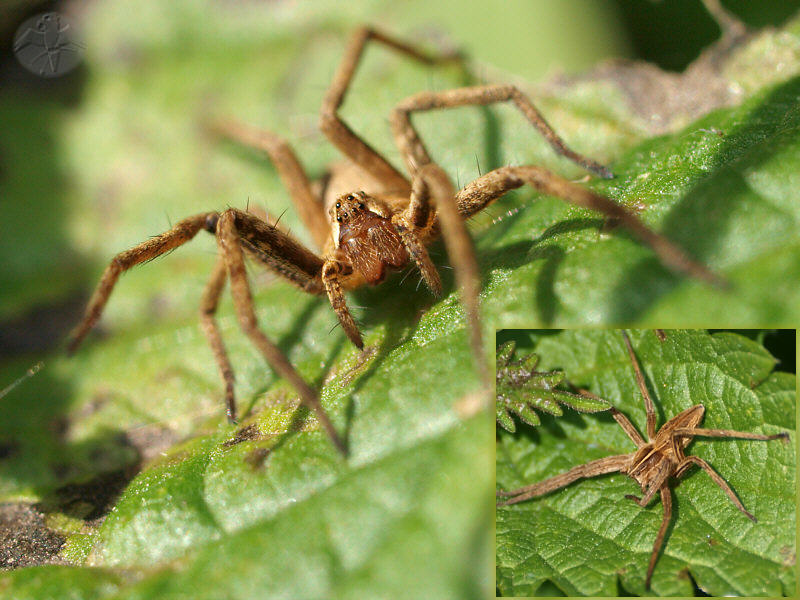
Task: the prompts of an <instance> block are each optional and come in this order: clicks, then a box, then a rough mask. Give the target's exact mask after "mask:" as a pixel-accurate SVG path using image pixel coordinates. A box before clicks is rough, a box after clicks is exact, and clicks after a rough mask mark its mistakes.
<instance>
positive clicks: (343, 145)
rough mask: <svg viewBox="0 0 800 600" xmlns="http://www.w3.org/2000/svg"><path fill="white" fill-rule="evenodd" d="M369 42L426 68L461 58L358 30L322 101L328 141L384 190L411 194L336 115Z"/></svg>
mask: <svg viewBox="0 0 800 600" xmlns="http://www.w3.org/2000/svg"><path fill="white" fill-rule="evenodd" d="M369 40H374V41H376V42H380V43H382V44H384V45H385V46H388V47H389V48H392V49H393V50H395V51H397V52H400V53H401V54H405V55H406V56H408V57H410V58H413V59H415V60H417V61H419V62H422V63H425V64H429V65H436V64H446V63H452V62H460V61H461V56H460V55H459V54H457V53H443V54H437V55H433V54H427V53H425V52H421V51H420V50H418V49H417V48H415V47H413V46H411V45H409V44H406V43H404V42H402V41H400V40H397V39H395V38H393V37H390V36H388V35H386V34H384V33H382V32H380V31H377V30H375V29H372V28H369V27H361V28H359V29H357V30H356V31H355V32H354V33H353V36H352V37H351V38H350V41H349V42H348V44H347V48H346V50H345V53H344V56H343V57H342V60H341V62H340V63H339V68H338V69H337V70H336V74H335V75H334V76H333V81H332V82H331V85H330V87H329V88H328V91H327V93H326V94H325V98H324V99H323V101H322V107H321V109H320V120H319V126H320V129H321V130H322V133H324V134H325V136H326V137H327V138H328V140H330V142H331V143H332V144H333V145H334V146H336V147H337V148H338V149H339V150H340V151H341V152H342V153H343V154H344V155H345V156H347V157H348V158H350V160H352V161H353V162H354V163H355V164H357V165H358V166H360V167H361V168H363V169H364V170H365V171H367V172H368V173H370V174H371V175H372V176H373V177H375V178H376V179H378V181H381V182H383V183H384V184H385V185H386V187H387V188H389V189H392V190H394V191H396V192H398V193H402V194H408V193H410V191H411V185H410V184H409V182H408V180H407V179H406V178H405V177H404V176H403V175H402V174H401V173H400V172H399V171H398V170H397V169H395V168H394V167H393V166H392V165H391V164H390V163H389V161H387V160H386V159H385V158H384V157H383V156H382V155H381V154H380V153H379V152H377V151H376V150H375V149H373V148H372V147H371V146H370V145H369V144H367V143H366V142H365V141H364V140H363V139H362V138H361V137H360V136H359V135H358V134H356V133H355V132H354V131H353V130H352V129H350V127H349V126H348V125H347V124H346V123H345V122H344V121H343V120H342V119H341V117H340V116H339V113H338V111H339V108H340V107H341V105H342V103H343V102H344V99H345V95H346V94H347V91H348V88H349V87H350V83H351V81H352V79H353V76H354V75H355V72H356V67H357V66H358V63H359V61H360V60H361V56H362V54H363V52H364V47H365V45H366V43H367V41H369ZM429 162H430V161H429Z"/></svg>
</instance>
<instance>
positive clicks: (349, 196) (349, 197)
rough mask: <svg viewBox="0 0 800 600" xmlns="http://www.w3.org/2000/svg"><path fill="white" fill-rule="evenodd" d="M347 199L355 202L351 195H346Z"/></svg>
mask: <svg viewBox="0 0 800 600" xmlns="http://www.w3.org/2000/svg"><path fill="white" fill-rule="evenodd" d="M347 199H348V200H350V201H351V202H352V201H353V200H355V197H354V196H353V194H347Z"/></svg>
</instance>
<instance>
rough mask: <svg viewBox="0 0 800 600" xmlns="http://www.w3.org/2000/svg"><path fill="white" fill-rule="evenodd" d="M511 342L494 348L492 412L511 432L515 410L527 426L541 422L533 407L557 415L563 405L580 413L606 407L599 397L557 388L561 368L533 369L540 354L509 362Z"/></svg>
mask: <svg viewBox="0 0 800 600" xmlns="http://www.w3.org/2000/svg"><path fill="white" fill-rule="evenodd" d="M513 354H514V342H513V341H510V342H506V343H505V344H503V345H501V346H500V347H499V348H498V349H497V361H496V362H497V364H496V368H495V372H496V374H497V377H496V382H495V397H496V399H495V411H496V420H497V422H498V423H499V424H500V425H501V426H502V427H503V429H505V430H506V431H510V432H511V433H513V432H514V431H516V427H515V425H514V421H513V419H512V418H511V414H510V413H512V412H513V413H515V414H516V415H518V416H519V418H520V419H522V420H523V421H525V422H526V423H527V424H528V425H532V426H534V427H535V426H537V425H539V424H540V423H541V421H540V420H539V417H538V416H537V415H536V413H535V412H534V410H533V409H537V410H539V411H542V412H545V413H548V414H551V415H555V416H557V417H560V416H561V415H562V414H563V412H562V411H561V408H560V407H559V406H558V404H559V403H561V404H565V405H566V406H568V407H570V408H571V409H573V410H577V411H579V412H597V411H601V410H607V409H608V407H609V405H608V403H607V402H605V401H604V400H603V399H601V398H592V397H589V396H585V395H578V394H573V393H570V392H565V391H563V390H559V389H557V388H556V386H557V385H559V384H561V383H562V382H563V381H564V377H565V375H564V373H563V372H561V371H549V372H542V371H536V365H537V364H538V363H539V357H538V356H537V355H535V354H529V355H527V356H524V357H522V358H520V359H519V360H516V361H512V360H511V357H512V355H513Z"/></svg>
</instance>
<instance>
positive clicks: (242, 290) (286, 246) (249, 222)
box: [216, 209, 347, 455]
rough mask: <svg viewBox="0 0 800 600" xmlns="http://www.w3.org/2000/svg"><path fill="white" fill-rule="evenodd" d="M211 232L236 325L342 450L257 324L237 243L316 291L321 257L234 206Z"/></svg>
mask: <svg viewBox="0 0 800 600" xmlns="http://www.w3.org/2000/svg"><path fill="white" fill-rule="evenodd" d="M216 233H217V242H218V244H219V248H220V251H221V253H222V256H223V257H224V259H225V264H226V266H227V268H228V276H229V277H230V281H231V295H232V296H233V304H234V308H235V310H236V316H237V317H238V319H239V324H240V325H241V327H242V330H243V331H244V332H245V334H246V335H247V337H249V338H250V340H251V341H252V342H253V344H254V345H255V346H256V348H258V349H259V351H260V352H261V354H262V355H263V356H264V358H265V359H266V361H267V362H268V363H269V364H270V366H271V367H272V368H273V369H275V371H276V372H277V373H278V374H279V375H280V376H281V377H283V378H284V379H286V380H287V381H288V382H289V383H291V384H292V387H294V389H295V390H297V392H298V394H300V399H301V401H302V402H303V403H304V404H305V405H306V406H307V407H308V408H310V409H311V410H313V411H314V413H315V414H316V415H317V419H319V422H320V424H321V425H322V427H323V428H324V429H325V431H326V433H327V434H328V437H329V438H330V439H331V441H332V442H333V444H334V446H336V448H337V449H338V450H339V451H340V452H341V453H342V454H344V455H346V454H347V449H346V447H345V444H344V442H343V441H342V439H341V438H340V437H339V434H338V433H337V432H336V429H335V428H334V427H333V424H332V423H331V421H330V419H329V418H328V414H327V413H326V412H325V409H324V408H322V404H321V403H320V400H319V395H318V394H317V392H316V391H314V390H313V389H312V388H311V386H309V385H308V383H306V381H305V379H303V378H302V376H301V375H300V374H299V373H298V372H297V371H296V370H295V368H294V367H293V366H292V364H291V363H290V362H289V360H288V359H287V358H286V356H285V355H284V354H283V352H281V350H280V348H278V347H277V346H276V345H275V344H274V343H273V342H272V341H271V340H270V339H269V338H268V337H267V336H266V335H265V334H264V332H262V331H261V329H260V328H259V326H258V318H257V317H256V313H255V309H254V307H253V296H252V293H251V292H250V284H249V283H248V281H247V271H246V270H245V264H244V252H243V251H242V247H243V246H244V247H245V248H247V249H248V251H249V252H250V253H251V254H252V255H253V256H255V257H256V258H259V259H261V260H262V261H263V262H265V264H267V265H268V266H270V267H271V268H272V269H274V270H275V271H277V272H278V273H280V274H281V275H283V276H285V277H287V278H288V279H290V280H291V281H293V282H294V283H296V284H297V285H300V286H301V287H303V288H304V289H306V290H307V291H311V292H317V293H318V288H319V281H318V280H319V270H320V269H321V266H322V261H321V259H320V258H319V257H317V256H316V255H315V254H313V253H312V252H310V251H309V250H307V249H306V248H304V247H303V246H301V245H300V244H298V243H297V242H295V241H294V240H292V239H291V238H290V237H289V236H288V235H286V234H284V233H281V232H280V231H278V230H277V229H276V228H275V227H272V226H270V225H268V224H266V223H264V222H263V221H260V220H259V219H257V218H255V217H253V216H252V215H249V214H247V213H245V212H242V211H239V210H235V209H228V210H226V211H225V212H224V213H222V214H221V215H220V217H219V220H218V221H217V223H216Z"/></svg>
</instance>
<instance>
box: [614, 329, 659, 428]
mask: <svg viewBox="0 0 800 600" xmlns="http://www.w3.org/2000/svg"><path fill="white" fill-rule="evenodd" d="M620 333H622V339H623V341H624V342H625V347H626V348H627V350H628V356H629V357H630V359H631V364H632V365H633V372H634V373H635V374H636V385H638V386H639V391H640V392H641V393H642V398H644V409H645V411H646V412H647V439H648V441H651V442H652V441H653V439H655V437H656V408H655V406H653V399H652V398H650V392H649V391H648V390H647V384H646V383H645V381H644V374H643V373H642V367H641V366H640V365H639V360H638V359H637V358H636V353H635V352H634V351H633V346H632V345H631V340H630V338H629V337H628V334H627V333H625V330H624V329H621V330H620Z"/></svg>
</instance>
